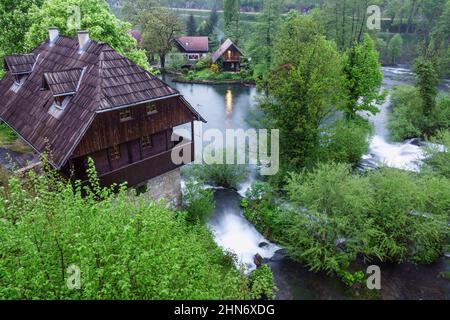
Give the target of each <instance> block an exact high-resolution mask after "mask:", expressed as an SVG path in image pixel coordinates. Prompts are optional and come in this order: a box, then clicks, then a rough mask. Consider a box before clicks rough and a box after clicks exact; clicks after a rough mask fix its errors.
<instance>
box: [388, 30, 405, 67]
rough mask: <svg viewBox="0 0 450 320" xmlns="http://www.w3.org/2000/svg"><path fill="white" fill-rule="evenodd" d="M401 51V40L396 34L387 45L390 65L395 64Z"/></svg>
mask: <svg viewBox="0 0 450 320" xmlns="http://www.w3.org/2000/svg"><path fill="white" fill-rule="evenodd" d="M402 50H403V38H402V36H401V35H400V34H398V33H397V34H396V35H395V36H393V37H392V39H391V40H390V41H389V44H388V52H389V57H390V58H391V63H392V64H395V63H396V60H397V58H398V57H399V56H400V55H401V53H402Z"/></svg>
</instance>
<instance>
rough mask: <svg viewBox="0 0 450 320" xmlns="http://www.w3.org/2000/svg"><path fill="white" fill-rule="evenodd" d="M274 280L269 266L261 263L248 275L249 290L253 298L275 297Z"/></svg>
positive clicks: (267, 298)
mask: <svg viewBox="0 0 450 320" xmlns="http://www.w3.org/2000/svg"><path fill="white" fill-rule="evenodd" d="M275 291H276V286H275V281H274V279H273V273H272V270H271V269H270V267H269V266H267V265H262V266H261V267H260V268H258V269H256V270H255V271H253V272H252V274H251V275H250V292H251V298H252V299H253V300H273V299H275V296H276V295H275Z"/></svg>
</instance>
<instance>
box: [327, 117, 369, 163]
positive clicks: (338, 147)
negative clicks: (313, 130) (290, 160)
mask: <svg viewBox="0 0 450 320" xmlns="http://www.w3.org/2000/svg"><path fill="white" fill-rule="evenodd" d="M371 132H372V128H371V126H370V124H369V123H368V121H367V120H364V119H362V118H356V119H355V120H354V121H347V120H344V119H340V120H337V121H336V122H335V123H333V124H332V125H330V126H328V127H327V128H326V130H325V132H324V133H323V134H322V136H321V142H320V151H319V153H320V156H319V157H320V159H321V161H322V162H326V161H331V162H340V163H350V164H353V165H356V164H359V163H360V162H361V158H362V156H363V155H365V154H367V152H368V151H369V136H370V134H371Z"/></svg>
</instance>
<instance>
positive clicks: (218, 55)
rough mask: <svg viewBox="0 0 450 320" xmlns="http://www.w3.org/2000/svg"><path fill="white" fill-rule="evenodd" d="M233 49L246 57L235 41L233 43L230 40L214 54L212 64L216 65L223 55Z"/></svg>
mask: <svg viewBox="0 0 450 320" xmlns="http://www.w3.org/2000/svg"><path fill="white" fill-rule="evenodd" d="M231 47H234V48H236V50H237V51H239V52H240V53H241V54H242V55H244V53H243V52H242V50H241V49H239V48H238V47H237V46H236V45H235V44H234V43H233V41H231V40H230V39H227V40H226V41H225V42H224V43H222V45H221V46H220V47H219V49H217V51H216V52H214V53H213V55H212V57H211V58H212V63H216V62H217V60H219V58H220V57H221V56H223V54H224V53H225V52H227V50H228V49H229V48H231Z"/></svg>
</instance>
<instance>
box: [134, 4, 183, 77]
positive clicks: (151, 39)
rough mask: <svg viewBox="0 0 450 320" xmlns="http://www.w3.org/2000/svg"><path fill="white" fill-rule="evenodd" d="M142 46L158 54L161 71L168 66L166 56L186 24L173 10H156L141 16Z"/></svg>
mask: <svg viewBox="0 0 450 320" xmlns="http://www.w3.org/2000/svg"><path fill="white" fill-rule="evenodd" d="M140 23H141V25H142V46H143V47H144V48H145V49H147V50H148V51H149V52H151V53H154V54H157V55H158V56H159V59H160V63H161V69H162V70H164V68H165V65H166V55H167V54H168V53H169V52H170V50H171V49H172V48H173V46H174V40H175V38H176V37H177V36H179V35H180V34H181V33H182V32H183V31H184V24H183V22H182V21H181V20H180V18H179V17H178V16H177V15H176V14H175V12H174V11H173V10H170V9H166V8H154V9H151V10H149V11H146V12H145V13H144V14H143V15H142V16H141V21H140Z"/></svg>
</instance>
